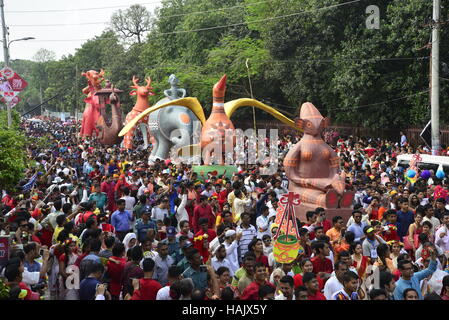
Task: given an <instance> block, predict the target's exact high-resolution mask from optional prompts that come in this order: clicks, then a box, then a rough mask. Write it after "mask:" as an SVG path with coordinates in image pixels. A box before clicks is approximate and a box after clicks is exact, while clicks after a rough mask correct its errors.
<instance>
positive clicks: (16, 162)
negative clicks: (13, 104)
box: [0, 111, 26, 190]
mask: <svg viewBox="0 0 449 320" xmlns="http://www.w3.org/2000/svg"><path fill="white" fill-rule="evenodd" d="M4 119H6V112H4V111H3V112H0V189H1V190H7V189H10V188H11V187H14V186H15V185H17V183H18V182H19V180H20V179H21V178H22V177H23V173H24V171H25V167H26V166H25V164H26V162H25V153H24V150H25V141H26V139H25V136H24V135H23V134H22V133H21V132H20V131H19V129H18V123H19V115H18V114H17V112H13V126H12V128H10V129H9V128H6V126H5V125H4V124H5V123H6V121H4Z"/></svg>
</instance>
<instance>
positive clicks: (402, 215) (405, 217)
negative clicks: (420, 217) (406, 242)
mask: <svg viewBox="0 0 449 320" xmlns="http://www.w3.org/2000/svg"><path fill="white" fill-rule="evenodd" d="M397 222H398V224H399V225H398V236H399V237H401V240H402V237H404V236H405V235H407V232H408V227H409V226H410V225H411V224H412V223H414V222H415V215H414V214H413V212H412V211H408V212H402V211H401V210H399V211H398V221H397Z"/></svg>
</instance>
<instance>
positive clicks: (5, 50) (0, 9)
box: [0, 0, 12, 128]
mask: <svg viewBox="0 0 449 320" xmlns="http://www.w3.org/2000/svg"><path fill="white" fill-rule="evenodd" d="M4 7H5V4H4V3H3V0H0V12H1V16H2V30H3V57H4V60H5V67H9V52H8V42H7V40H6V36H7V34H8V30H7V29H6V22H5V12H4ZM6 108H7V110H8V128H11V125H12V118H11V105H10V104H9V103H8V102H6Z"/></svg>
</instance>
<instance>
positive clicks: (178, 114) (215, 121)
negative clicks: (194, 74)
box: [119, 75, 298, 166]
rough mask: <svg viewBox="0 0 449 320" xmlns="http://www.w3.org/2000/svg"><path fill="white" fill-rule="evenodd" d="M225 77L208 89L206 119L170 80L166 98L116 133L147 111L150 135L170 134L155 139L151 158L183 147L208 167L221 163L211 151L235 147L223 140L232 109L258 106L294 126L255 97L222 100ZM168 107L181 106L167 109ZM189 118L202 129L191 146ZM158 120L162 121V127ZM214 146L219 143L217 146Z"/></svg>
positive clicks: (166, 155) (229, 126) (230, 125)
mask: <svg viewBox="0 0 449 320" xmlns="http://www.w3.org/2000/svg"><path fill="white" fill-rule="evenodd" d="M226 79H227V77H226V75H224V76H223V77H222V78H221V79H220V80H219V81H218V82H217V83H216V84H215V85H214V87H213V89H212V96H213V104H212V110H211V114H210V116H209V118H207V120H206V116H205V114H204V108H203V107H202V105H201V103H200V102H199V101H198V99H197V98H194V97H180V98H179V96H178V95H177V94H176V95H175V93H177V92H178V91H179V90H180V89H177V87H175V86H173V83H171V84H172V88H171V89H170V93H171V94H170V95H168V96H167V94H166V96H167V98H165V101H163V100H161V101H159V102H158V103H156V104H155V105H154V106H152V107H150V108H148V109H146V110H145V111H143V112H141V113H140V114H139V115H138V116H137V117H135V118H134V119H132V120H131V121H130V122H129V123H127V124H126V125H125V127H124V128H123V129H122V131H121V132H120V133H119V136H124V135H126V134H127V133H128V132H129V131H131V130H133V128H135V126H136V125H137V124H138V123H139V121H140V120H141V119H143V118H145V117H146V116H147V115H148V114H150V120H149V126H150V127H151V128H156V129H157V130H155V131H151V133H152V135H153V136H154V137H156V136H157V135H158V131H159V134H160V135H162V136H163V137H165V138H166V137H170V139H159V141H157V143H156V146H155V147H154V148H153V151H152V154H151V159H152V160H155V159H160V160H166V159H168V158H169V156H170V149H171V148H173V149H175V150H179V151H180V153H182V151H185V150H187V151H188V152H187V153H189V154H191V155H192V154H198V153H201V154H202V155H203V161H204V165H206V166H208V165H212V164H218V165H223V164H224V160H223V159H224V157H223V155H222V156H221V157H220V155H215V157H212V155H213V151H214V150H222V151H224V150H226V147H225V145H226V144H228V148H229V146H230V147H231V148H233V147H234V146H235V139H231V140H229V141H226V139H229V138H227V137H226V135H225V131H226V130H234V129H235V127H234V124H233V123H232V121H231V119H230V118H231V117H232V115H233V114H234V112H235V111H236V110H237V109H239V108H241V107H256V108H259V109H261V110H264V111H266V112H268V113H270V114H271V115H273V117H275V118H276V119H278V120H280V121H281V122H283V123H285V124H287V125H288V126H290V127H292V128H295V129H298V127H296V126H295V123H294V121H293V120H291V119H289V118H287V117H286V116H284V115H283V114H282V113H280V112H278V111H277V110H275V109H274V108H272V107H270V106H268V105H266V104H264V103H262V102H260V101H257V100H255V99H249V98H243V99H237V100H233V101H230V102H227V103H225V100H224V97H225V93H226ZM181 90H182V89H181ZM175 98H176V99H175ZM172 107H176V108H182V109H171V108H172ZM166 108H168V109H167V111H166V112H165V110H164V112H162V110H163V109H166ZM158 110H161V111H160V113H161V115H159V116H158V118H157V119H155V120H153V121H152V120H151V119H152V117H153V116H152V115H151V114H152V113H154V112H157V111H158ZM178 110H179V111H178ZM181 110H182V111H181ZM164 114H168V116H167V117H165V116H162V115H164ZM195 118H196V119H195ZM193 120H199V122H200V123H201V125H202V129H201V137H200V141H199V143H197V144H193V145H192V144H191V142H190V141H191V140H190V139H191V138H192V135H193V125H192V122H193ZM161 123H163V125H162V126H161ZM184 125H185V126H187V127H185V126H184ZM190 125H192V127H190ZM183 126H184V127H183ZM177 129H184V130H180V131H179V132H181V133H182V132H185V133H187V134H185V135H183V136H177V135H176V134H172V132H173V131H174V130H177ZM164 131H166V132H164ZM189 142H190V143H189ZM218 145H220V147H219V146H218Z"/></svg>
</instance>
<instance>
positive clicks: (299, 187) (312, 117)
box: [284, 102, 354, 215]
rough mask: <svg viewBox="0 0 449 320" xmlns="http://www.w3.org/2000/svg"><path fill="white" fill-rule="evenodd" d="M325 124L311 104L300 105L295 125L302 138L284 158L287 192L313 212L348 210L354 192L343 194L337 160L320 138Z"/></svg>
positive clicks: (338, 159)
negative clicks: (320, 209) (331, 209)
mask: <svg viewBox="0 0 449 320" xmlns="http://www.w3.org/2000/svg"><path fill="white" fill-rule="evenodd" d="M328 123H329V120H328V119H327V118H323V116H322V115H321V113H320V112H319V111H318V109H317V108H315V106H314V105H313V104H312V103H310V102H306V103H304V104H303V105H302V106H301V111H300V116H299V119H296V125H297V126H298V127H300V128H301V129H302V130H304V136H303V137H302V138H301V140H300V141H299V142H298V143H297V144H295V145H294V146H293V148H292V149H291V150H290V151H289V152H288V154H287V155H286V157H285V159H284V167H285V173H286V175H287V177H288V178H289V181H290V183H289V190H290V191H293V192H295V193H299V194H300V197H301V198H300V199H301V203H302V205H309V206H311V207H312V208H313V209H314V208H316V207H323V208H338V206H340V207H341V208H348V207H350V206H351V205H352V199H353V198H354V192H352V191H346V192H345V180H344V176H342V175H341V174H340V158H339V157H338V156H337V154H336V153H335V151H334V150H333V149H332V148H331V147H330V146H329V145H327V144H326V143H325V142H324V140H323V139H322V137H321V134H322V132H323V129H324V128H325V127H326V126H327V125H328ZM297 215H298V214H297Z"/></svg>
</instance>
